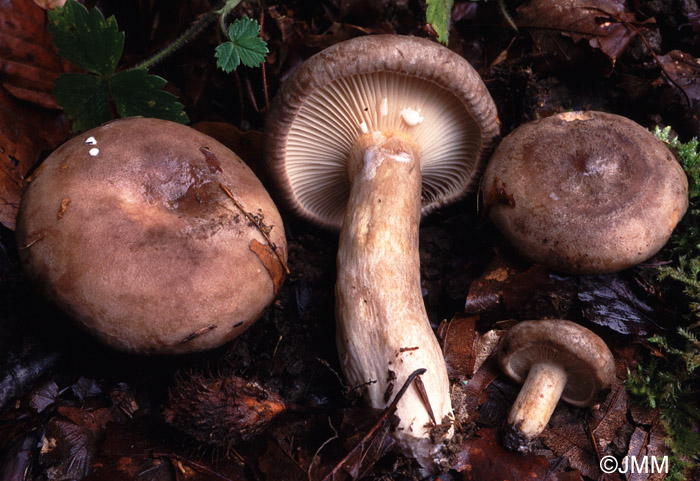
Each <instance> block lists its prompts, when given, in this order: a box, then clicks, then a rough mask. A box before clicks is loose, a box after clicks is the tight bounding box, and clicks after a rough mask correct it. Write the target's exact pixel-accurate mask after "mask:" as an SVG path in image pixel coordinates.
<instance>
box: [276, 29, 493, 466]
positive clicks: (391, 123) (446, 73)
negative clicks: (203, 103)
mask: <svg viewBox="0 0 700 481" xmlns="http://www.w3.org/2000/svg"><path fill="white" fill-rule="evenodd" d="M498 130H499V127H498V121H497V118H496V108H495V105H494V103H493V100H492V99H491V97H490V95H489V93H488V91H487V90H486V87H485V86H484V84H483V82H482V81H481V79H480V78H479V75H478V74H477V73H476V71H475V70H474V69H473V68H472V67H471V66H470V65H469V63H468V62H467V61H466V60H465V59H464V58H462V57H460V56H459V55H457V54H455V53H454V52H452V51H450V50H448V49H446V48H444V47H442V46H440V45H438V44H437V43H435V42H431V41H429V40H427V39H420V38H413V37H402V36H397V35H377V36H368V37H359V38H355V39H352V40H348V41H345V42H341V43H338V44H336V45H333V46H332V47H330V48H328V49H326V50H324V51H322V52H320V53H318V54H316V55H315V56H313V57H311V58H310V59H308V60H307V61H306V62H305V63H304V64H303V65H301V66H300V67H298V68H297V70H296V71H294V72H293V74H292V75H291V76H290V77H289V78H288V79H287V80H286V82H285V83H284V85H283V86H282V88H281V89H280V91H279V93H278V94H277V96H276V98H275V99H274V101H273V105H272V108H271V110H270V112H269V114H268V118H267V124H266V127H265V136H266V142H265V147H266V148H265V155H266V161H267V165H268V168H269V169H268V170H269V171H270V172H271V174H272V176H273V177H274V180H275V181H276V184H277V186H278V189H279V192H280V195H281V196H282V197H283V199H284V201H285V202H286V204H287V206H288V207H289V208H290V209H291V210H293V211H294V212H296V213H297V214H298V215H300V216H302V217H304V218H306V219H309V220H311V221H313V222H315V223H317V224H319V225H322V226H325V227H329V228H334V229H341V227H342V229H341V233H340V244H339V249H338V256H337V264H338V279H337V283H336V324H337V344H338V351H339V356H340V360H341V365H342V367H343V370H344V373H345V376H346V378H347V380H348V382H349V383H350V385H351V386H354V387H362V388H363V389H364V391H365V393H366V396H367V398H368V400H369V403H370V404H371V406H373V407H375V408H384V407H386V406H387V405H388V404H389V403H390V402H391V401H392V399H393V397H394V395H395V394H396V392H397V391H398V388H399V387H400V386H401V385H402V384H403V383H404V382H405V381H406V379H407V378H408V376H409V375H410V374H411V373H412V372H413V371H415V370H416V369H419V368H426V369H427V371H426V372H425V374H423V375H422V377H421V381H422V385H423V386H424V388H425V391H424V392H425V394H426V395H425V396H421V394H420V391H419V387H417V386H416V383H414V384H413V385H412V386H411V387H410V388H409V390H408V391H407V392H406V393H405V395H404V396H403V397H402V398H401V400H400V402H399V403H398V407H397V411H396V415H397V416H398V418H399V420H400V422H399V425H398V428H397V430H396V433H395V434H396V438H397V440H398V441H399V444H400V446H401V447H402V448H403V450H404V452H405V453H406V454H407V455H409V456H412V457H414V458H415V459H417V460H418V461H419V462H420V463H421V465H422V466H423V467H424V469H425V470H426V472H429V471H431V470H433V469H434V467H435V466H434V462H435V459H434V452H435V451H436V445H435V444H433V443H432V442H431V440H430V428H431V426H434V425H435V424H436V423H437V424H440V423H442V422H443V421H444V420H447V421H449V420H450V419H451V417H452V407H451V403H450V393H449V381H448V377H447V371H446V367H445V361H444V359H443V356H442V352H441V350H440V346H439V345H438V342H437V340H436V338H435V335H434V333H433V331H432V328H431V326H430V323H429V321H428V318H427V315H426V311H425V306H424V304H423V298H422V293H421V284H420V266H419V262H420V260H419V253H418V225H419V222H420V218H421V213H422V214H426V213H428V212H430V211H432V210H434V209H435V208H437V207H439V206H441V205H444V204H446V203H448V202H451V201H453V200H455V199H457V198H460V197H462V196H464V195H466V194H467V193H469V192H470V191H472V190H474V188H475V187H476V183H477V179H478V177H479V174H480V173H481V171H482V166H483V165H484V162H485V159H486V156H487V155H488V152H489V150H490V146H491V145H492V143H493V141H494V138H495V137H496V136H497V134H498ZM447 431H448V433H451V432H452V430H451V429H448V430H447ZM448 436H449V434H448Z"/></svg>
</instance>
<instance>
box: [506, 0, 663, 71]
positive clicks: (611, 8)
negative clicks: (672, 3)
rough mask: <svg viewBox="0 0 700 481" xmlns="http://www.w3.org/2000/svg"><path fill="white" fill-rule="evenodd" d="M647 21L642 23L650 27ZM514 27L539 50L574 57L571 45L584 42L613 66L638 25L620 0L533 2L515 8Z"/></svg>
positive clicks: (552, 0)
mask: <svg viewBox="0 0 700 481" xmlns="http://www.w3.org/2000/svg"><path fill="white" fill-rule="evenodd" d="M653 22H654V20H653V19H650V20H649V21H648V22H646V24H649V25H650V24H653ZM515 23H516V24H517V25H518V27H521V28H525V29H527V30H529V32H530V35H531V36H532V39H533V41H534V42H535V44H536V45H537V46H538V48H539V49H540V50H541V51H544V52H549V53H553V54H555V55H557V54H561V55H563V56H564V57H565V59H566V60H571V59H572V58H575V57H577V55H576V53H575V52H574V50H575V48H574V46H573V45H572V44H571V43H567V42H566V39H565V38H564V37H567V38H570V39H571V40H572V41H573V43H574V44H575V43H577V42H579V41H581V40H585V41H586V42H587V43H588V45H589V46H590V47H591V48H593V49H595V50H600V51H601V52H603V54H604V55H605V56H606V57H607V59H608V60H609V61H610V63H611V64H612V65H613V66H614V65H615V61H616V60H617V58H618V57H619V56H620V55H621V54H622V52H624V51H625V49H626V48H627V46H628V45H629V43H630V41H631V40H632V39H633V38H634V37H635V36H636V35H637V30H636V28H634V27H635V26H636V25H638V22H637V20H636V18H635V16H634V13H632V12H630V11H628V10H627V7H626V6H625V2H624V1H623V0H535V1H532V2H528V3H527V4H525V5H523V6H521V7H519V8H518V14H517V17H516V19H515Z"/></svg>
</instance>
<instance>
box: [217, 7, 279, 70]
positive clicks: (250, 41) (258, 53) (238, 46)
mask: <svg viewBox="0 0 700 481" xmlns="http://www.w3.org/2000/svg"><path fill="white" fill-rule="evenodd" d="M228 36H229V38H230V39H231V40H230V41H229V42H224V43H222V44H221V45H219V46H218V47H216V54H215V56H216V58H217V61H216V65H217V67H219V68H220V69H221V70H223V71H224V72H226V73H231V72H232V71H234V70H236V68H238V66H239V65H240V64H241V62H242V63H243V65H245V66H247V67H258V66H260V64H262V63H263V62H264V61H265V54H267V52H268V50H267V43H266V42H265V41H264V40H263V39H261V38H260V26H259V25H258V22H257V21H255V20H251V19H249V18H248V17H243V18H239V19H236V21H234V22H233V24H232V25H230V26H229V28H228Z"/></svg>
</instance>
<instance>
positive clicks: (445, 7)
mask: <svg viewBox="0 0 700 481" xmlns="http://www.w3.org/2000/svg"><path fill="white" fill-rule="evenodd" d="M453 3H454V0H427V1H426V5H427V6H428V8H427V9H426V12H425V16H426V20H427V21H428V23H429V24H430V25H431V26H432V27H433V29H434V30H435V31H436V32H437V34H438V42H440V43H444V44H445V45H447V40H448V38H449V32H450V13H451V12H452V4H453Z"/></svg>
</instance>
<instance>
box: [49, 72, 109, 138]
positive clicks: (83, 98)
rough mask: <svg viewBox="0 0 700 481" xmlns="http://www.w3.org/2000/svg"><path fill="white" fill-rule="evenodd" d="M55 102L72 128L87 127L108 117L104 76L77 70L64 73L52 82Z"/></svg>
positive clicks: (107, 94) (106, 87) (83, 128)
mask: <svg viewBox="0 0 700 481" xmlns="http://www.w3.org/2000/svg"><path fill="white" fill-rule="evenodd" d="M53 94H54V96H55V97H56V103H57V104H58V105H60V106H61V107H63V111H64V112H65V113H66V115H67V116H68V117H69V118H70V119H72V120H73V130H74V131H76V132H78V131H82V130H87V129H91V128H93V127H97V126H98V125H100V124H102V123H104V122H107V121H108V120H111V119H112V116H111V115H110V112H109V85H108V82H107V79H105V78H102V77H96V76H94V75H85V74H80V73H64V74H61V75H59V76H58V77H57V78H56V80H54V82H53Z"/></svg>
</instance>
